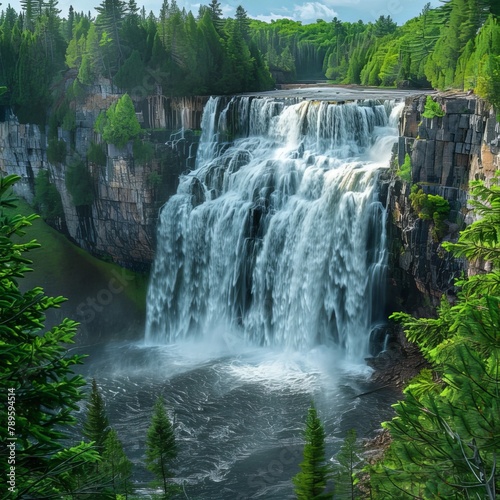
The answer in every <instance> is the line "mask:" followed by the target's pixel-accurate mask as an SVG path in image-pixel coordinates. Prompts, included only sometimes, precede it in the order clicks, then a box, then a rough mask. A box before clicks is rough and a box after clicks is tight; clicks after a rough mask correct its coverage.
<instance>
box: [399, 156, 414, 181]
mask: <svg viewBox="0 0 500 500" xmlns="http://www.w3.org/2000/svg"><path fill="white" fill-rule="evenodd" d="M396 174H397V175H398V176H399V177H400V178H401V180H403V181H405V182H411V158H410V155H409V154H408V153H406V155H405V161H404V163H403V164H402V165H401V167H399V169H398V170H397V172H396Z"/></svg>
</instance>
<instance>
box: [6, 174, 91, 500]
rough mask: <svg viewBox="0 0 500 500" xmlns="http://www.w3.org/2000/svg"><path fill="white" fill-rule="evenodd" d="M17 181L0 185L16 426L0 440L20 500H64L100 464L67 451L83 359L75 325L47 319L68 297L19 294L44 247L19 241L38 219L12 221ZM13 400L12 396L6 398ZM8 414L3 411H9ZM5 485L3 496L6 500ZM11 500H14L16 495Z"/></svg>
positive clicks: (9, 386) (86, 449)
mask: <svg viewBox="0 0 500 500" xmlns="http://www.w3.org/2000/svg"><path fill="white" fill-rule="evenodd" d="M17 180H19V177H18V176H14V175H10V176H7V177H2V178H0V210H1V211H0V380H1V385H2V387H4V388H6V400H7V398H8V397H10V399H8V401H9V402H10V403H12V406H13V408H12V409H10V408H9V407H7V408H6V409H7V410H8V411H9V412H11V413H10V415H11V416H13V415H14V413H13V412H14V411H15V423H14V421H12V420H10V422H12V425H11V424H9V426H7V423H8V420H7V414H6V412H5V409H4V410H3V411H2V415H3V416H2V418H3V421H4V425H3V426H2V427H1V431H0V437H1V439H2V442H3V443H5V444H8V443H10V442H11V441H9V440H8V438H11V437H15V438H16V441H12V443H14V445H15V478H16V481H15V483H16V485H15V486H16V491H15V494H16V498H46V497H56V496H57V497H61V496H64V493H66V492H67V491H68V489H67V483H66V478H67V477H68V475H69V474H71V471H72V470H73V469H74V468H75V467H79V466H81V465H82V464H91V463H95V462H96V461H97V460H99V457H98V455H97V453H96V452H95V451H94V450H92V449H91V447H90V446H89V445H86V444H80V445H77V446H74V447H68V445H67V444H63V443H67V440H68V438H69V435H68V429H69V428H70V427H71V426H74V425H75V423H76V420H75V417H74V416H73V412H74V411H77V410H78V402H79V401H80V400H81V399H82V397H83V394H82V391H81V387H82V386H83V385H85V382H84V380H83V379H82V377H81V376H80V375H75V374H74V373H73V367H74V366H75V365H78V364H81V362H82V359H83V356H81V355H72V356H69V355H68V350H67V346H68V345H69V344H73V343H74V336H75V333H76V330H77V323H75V322H74V321H71V320H69V319H64V320H63V321H62V322H61V323H60V324H59V325H56V326H54V327H53V328H51V329H49V330H46V329H45V326H44V323H45V314H46V311H47V310H49V309H52V308H57V307H59V306H60V304H61V303H62V302H64V300H65V299H64V298H63V297H48V296H46V295H45V293H44V292H43V290H42V289H41V288H39V287H35V288H33V289H30V290H27V291H26V292H21V290H20V289H19V285H18V280H19V279H20V278H22V277H23V276H24V274H25V273H26V272H29V271H30V270H31V269H30V264H31V261H30V260H28V259H27V258H26V257H25V256H24V254H25V253H26V252H29V251H32V250H34V249H36V248H38V247H39V246H40V245H39V244H38V243H37V242H36V241H34V240H32V241H29V242H26V243H22V242H20V241H19V240H16V238H15V237H17V236H23V235H24V233H25V229H26V228H28V227H29V226H30V225H31V222H32V221H33V220H34V219H35V218H36V216H35V215H30V216H28V217H26V216H21V215H8V214H7V212H6V211H5V209H7V208H9V209H11V208H15V199H14V198H12V197H11V196H10V195H9V192H10V189H11V188H12V186H13V184H14V183H15V182H16V181H17ZM7 395H8V396H7ZM4 408H5V406H4ZM11 465H12V464H9V463H8V460H7V459H6V458H5V456H4V460H2V461H1V463H0V472H1V474H2V477H3V478H7V477H8V476H7V473H8V471H10V467H11ZM7 486H8V485H7V483H6V479H4V480H3V481H2V486H1V491H2V496H3V497H4V498H6V497H7V489H6V488H7ZM13 496H14V495H13Z"/></svg>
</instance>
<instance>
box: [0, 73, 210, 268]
mask: <svg viewBox="0 0 500 500" xmlns="http://www.w3.org/2000/svg"><path fill="white" fill-rule="evenodd" d="M120 96H121V94H118V93H116V92H115V91H114V89H113V88H112V87H111V86H110V85H109V84H107V83H106V82H101V83H100V84H99V85H95V86H94V87H93V88H92V89H91V91H88V92H87V94H86V97H85V98H84V99H82V100H81V101H77V102H76V104H75V122H76V125H75V127H74V128H73V129H72V130H71V131H67V130H64V129H62V128H61V127H59V128H58V131H57V135H58V140H59V141H61V142H64V144H65V149H66V152H67V154H66V155H65V157H64V160H63V161H61V162H54V161H53V162H49V161H48V158H47V150H48V138H47V134H46V133H45V132H43V131H41V130H40V128H39V127H38V126H36V125H29V124H21V123H19V122H18V120H17V118H16V117H15V116H14V115H13V114H12V112H10V111H9V110H7V112H6V117H5V121H3V122H0V171H1V172H2V173H16V174H18V175H20V176H21V177H22V178H23V182H21V183H18V185H17V189H18V194H20V195H21V196H22V197H23V198H25V199H26V200H27V201H28V202H33V199H34V184H35V179H36V176H37V174H38V172H39V171H40V170H42V169H45V170H48V171H49V176H50V181H51V182H52V183H53V184H54V185H55V186H56V188H57V190H58V191H59V193H60V195H61V201H62V206H63V212H64V214H62V215H61V217H59V219H58V220H56V221H53V224H54V225H55V226H56V227H57V228H58V229H60V230H62V231H64V232H66V233H67V234H68V235H69V237H70V238H71V239H73V240H74V241H75V242H76V243H77V244H78V245H79V246H81V247H82V248H84V249H86V250H88V251H89V252H91V253H92V254H94V255H97V256H99V257H103V258H107V259H110V260H113V261H115V262H117V263H119V264H121V265H123V266H125V267H129V268H132V269H136V270H147V269H148V268H149V266H150V264H151V262H152V260H153V257H154V240H155V236H156V222H157V217H158V210H159V208H160V206H161V205H162V204H163V203H164V202H165V200H166V199H167V198H168V197H169V196H170V195H172V194H173V193H175V190H176V187H177V183H178V177H179V175H180V174H181V173H182V172H183V171H185V170H186V169H187V168H190V167H192V165H193V162H194V156H195V153H196V143H197V139H198V138H197V135H196V134H195V133H193V132H192V131H191V130H189V129H199V128H200V120H201V113H202V109H203V104H204V101H205V99H204V98H179V99H175V98H168V99H167V98H165V97H164V96H163V95H161V90H160V91H159V94H158V95H155V96H150V97H149V98H147V99H144V100H143V101H142V102H138V103H136V110H139V111H138V112H137V117H138V119H139V121H140V122H142V124H143V127H144V128H145V129H146V130H147V131H148V132H147V134H148V137H147V142H149V143H150V144H151V146H152V148H153V154H152V157H151V158H150V159H148V160H145V161H142V160H137V159H135V158H134V155H133V152H132V145H131V144H128V145H127V146H126V147H124V148H121V149H120V148H116V147H115V146H114V145H107V147H106V149H105V153H106V159H105V161H104V164H97V163H92V162H91V161H90V160H89V159H88V158H87V152H88V150H89V146H90V144H91V143H92V142H94V143H99V142H100V137H99V136H98V135H97V134H96V132H95V131H94V123H95V121H96V119H97V116H98V115H99V113H100V112H101V111H103V110H106V109H107V108H109V106H110V105H111V104H112V103H113V102H115V101H116V100H117V99H118V98H119V97H120ZM103 146H104V144H103ZM75 161H83V162H84V163H85V164H86V167H87V169H88V171H89V173H90V175H91V179H92V190H93V193H92V198H93V202H92V203H90V204H86V205H79V206H75V202H74V200H73V198H72V195H71V194H70V192H69V190H68V189H67V182H66V181H67V173H68V166H69V165H71V164H72V163H74V162H75Z"/></svg>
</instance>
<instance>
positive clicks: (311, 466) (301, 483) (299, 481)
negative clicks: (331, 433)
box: [293, 404, 333, 500]
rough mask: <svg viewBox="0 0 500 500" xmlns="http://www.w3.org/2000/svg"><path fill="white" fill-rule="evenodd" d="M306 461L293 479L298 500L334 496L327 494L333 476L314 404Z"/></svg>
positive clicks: (323, 499)
mask: <svg viewBox="0 0 500 500" xmlns="http://www.w3.org/2000/svg"><path fill="white" fill-rule="evenodd" d="M304 438H305V441H306V443H305V446H304V460H303V461H302V463H301V464H300V468H301V472H299V473H297V475H296V476H295V477H294V478H293V484H294V485H295V494H296V495H297V499H298V500H327V499H332V498H333V494H332V493H327V492H326V487H327V480H328V478H329V476H330V474H331V471H330V467H329V466H328V465H327V463H326V460H325V430H324V428H323V424H322V423H321V421H320V419H319V418H318V414H317V411H316V408H315V407H314V405H313V404H311V407H310V408H309V410H308V412H307V419H306V427H305V431H304Z"/></svg>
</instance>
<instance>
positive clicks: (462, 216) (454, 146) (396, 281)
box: [388, 93, 500, 314]
mask: <svg viewBox="0 0 500 500" xmlns="http://www.w3.org/2000/svg"><path fill="white" fill-rule="evenodd" d="M426 98H427V96H425V95H424V96H417V97H410V98H407V100H406V105H405V109H404V111H403V115H402V117H401V123H400V139H399V144H398V148H397V153H396V156H397V162H398V164H399V165H401V164H403V162H404V159H405V156H406V155H407V154H408V155H409V156H410V158H411V166H412V168H411V178H412V183H413V184H414V185H415V184H418V185H419V186H420V187H421V188H422V190H423V191H424V192H425V193H428V194H434V195H440V196H442V197H443V198H445V199H446V200H448V201H449V203H450V209H451V210H450V214H449V216H448V218H447V220H446V221H445V223H446V225H447V231H446V235H445V236H444V237H443V238H442V239H444V240H454V239H456V238H457V237H458V232H459V231H460V229H462V228H463V227H464V224H466V223H470V222H471V216H472V215H471V213H470V211H469V209H468V207H467V197H468V188H469V183H470V181H471V180H475V179H486V180H487V179H490V178H491V177H492V176H493V175H494V172H495V170H497V169H498V168H500V148H499V140H500V126H499V124H498V123H497V120H496V117H495V114H494V112H493V110H492V109H491V106H489V105H488V104H487V103H486V102H485V101H483V100H482V99H479V98H478V97H476V96H475V95H466V94H457V93H444V94H439V95H436V96H434V99H435V100H436V102H438V103H439V104H440V106H441V109H442V111H443V112H444V115H443V116H442V117H438V116H436V117H434V118H424V117H423V116H422V115H423V112H424V108H425V102H426ZM409 195H410V184H409V183H406V182H402V181H400V180H395V181H394V180H393V181H392V183H391V185H390V191H389V198H388V200H389V202H388V203H389V207H390V215H391V217H389V220H390V221H392V223H391V224H390V237H389V241H390V242H391V256H392V257H391V260H392V262H391V265H390V268H391V277H392V282H391V284H392V294H391V296H392V298H393V303H392V304H391V305H392V308H393V310H399V309H405V310H408V311H411V312H416V313H417V314H418V313H419V311H420V312H421V313H422V314H424V313H425V314H428V313H429V312H430V311H431V310H432V307H433V306H435V305H437V304H438V302H439V300H440V299H441V297H442V296H443V295H448V296H450V299H452V298H453V295H454V291H455V289H454V280H455V278H457V277H459V276H460V274H461V273H462V272H464V271H466V270H467V264H466V262H465V261H463V260H461V259H455V258H453V257H452V256H451V255H450V254H449V253H448V252H446V251H444V250H443V249H442V247H441V241H442V239H441V238H437V237H436V235H435V232H433V230H432V228H433V222H432V221H429V220H422V219H420V218H419V217H418V214H417V213H416V212H415V210H414V209H413V208H412V206H411V202H410V197H409Z"/></svg>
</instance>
